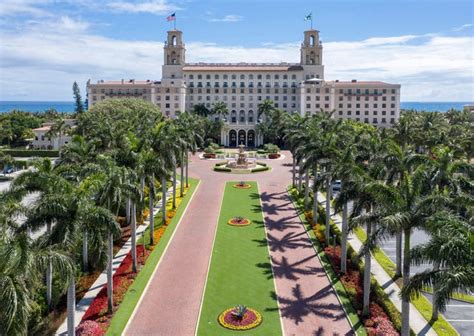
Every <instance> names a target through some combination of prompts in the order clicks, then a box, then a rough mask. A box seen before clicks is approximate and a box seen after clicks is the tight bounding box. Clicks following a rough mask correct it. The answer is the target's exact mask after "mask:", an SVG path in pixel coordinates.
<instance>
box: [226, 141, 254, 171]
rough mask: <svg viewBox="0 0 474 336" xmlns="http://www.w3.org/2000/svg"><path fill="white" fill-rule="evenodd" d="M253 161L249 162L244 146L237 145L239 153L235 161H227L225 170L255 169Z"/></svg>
mask: <svg viewBox="0 0 474 336" xmlns="http://www.w3.org/2000/svg"><path fill="white" fill-rule="evenodd" d="M256 165H257V164H256V163H255V161H252V162H250V161H249V159H248V157H247V153H246V152H245V146H244V145H243V144H240V145H239V153H238V154H237V160H236V161H229V162H228V163H227V164H226V167H227V168H232V169H249V168H255V167H256Z"/></svg>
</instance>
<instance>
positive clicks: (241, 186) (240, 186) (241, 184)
mask: <svg viewBox="0 0 474 336" xmlns="http://www.w3.org/2000/svg"><path fill="white" fill-rule="evenodd" d="M232 187H234V188H237V189H250V188H252V185H251V184H248V183H244V182H239V183H237V184H234V185H233V186H232Z"/></svg>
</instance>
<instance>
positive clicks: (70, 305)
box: [67, 275, 76, 336]
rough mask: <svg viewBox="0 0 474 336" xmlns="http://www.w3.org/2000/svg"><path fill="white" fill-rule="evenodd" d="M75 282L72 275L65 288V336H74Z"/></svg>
mask: <svg viewBox="0 0 474 336" xmlns="http://www.w3.org/2000/svg"><path fill="white" fill-rule="evenodd" d="M75 314H76V281H75V278H74V275H73V276H72V277H71V282H70V283H69V287H68V288H67V335H68V336H75V335H76V321H75Z"/></svg>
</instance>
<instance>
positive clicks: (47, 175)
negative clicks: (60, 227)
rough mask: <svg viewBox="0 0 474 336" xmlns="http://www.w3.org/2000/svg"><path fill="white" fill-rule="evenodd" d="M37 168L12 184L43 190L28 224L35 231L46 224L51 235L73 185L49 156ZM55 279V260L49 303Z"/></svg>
mask: <svg viewBox="0 0 474 336" xmlns="http://www.w3.org/2000/svg"><path fill="white" fill-rule="evenodd" d="M34 168H35V169H34V170H29V171H26V172H24V173H22V174H21V175H20V176H19V177H18V178H17V179H16V180H15V181H14V182H13V184H12V186H13V188H14V189H16V190H17V192H20V193H22V194H23V195H25V194H27V193H34V192H39V193H40V195H39V197H38V198H37V199H36V202H35V203H36V204H34V205H33V212H32V213H31V214H30V216H29V218H28V220H27V222H26V223H25V226H26V227H27V228H28V229H30V230H32V231H38V230H42V229H44V228H46V235H47V236H50V235H51V234H52V225H53V224H54V223H55V219H56V217H55V216H56V215H57V213H58V212H59V211H61V210H62V202H63V199H62V195H63V193H65V192H70V191H71V189H72V186H71V185H70V184H69V183H68V182H67V181H66V180H65V179H64V178H62V177H61V176H59V175H57V174H56V173H55V172H54V171H53V165H52V163H51V160H49V159H43V160H41V161H37V162H35V164H34ZM57 243H59V241H57V240H51V244H57ZM52 279H53V269H52V264H50V265H48V268H47V272H46V302H47V304H48V306H49V307H51V299H52Z"/></svg>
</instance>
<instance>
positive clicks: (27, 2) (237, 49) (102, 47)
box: [0, 0, 474, 101]
mask: <svg viewBox="0 0 474 336" xmlns="http://www.w3.org/2000/svg"><path fill="white" fill-rule="evenodd" d="M172 12H176V16H177V27H178V29H181V30H183V31H184V34H185V35H184V38H185V43H186V45H187V61H188V62H195V61H203V62H205V61H212V62H230V61H232V62H239V61H261V62H280V61H289V62H297V61H298V59H299V44H300V41H301V38H302V32H303V31H304V30H305V29H307V28H308V27H309V23H308V22H304V21H303V17H304V16H305V15H306V14H308V13H309V12H312V13H313V18H314V19H313V24H314V27H315V28H316V29H318V30H320V31H321V40H322V41H323V46H324V56H323V62H324V64H325V69H326V79H341V80H344V79H346V80H347V79H353V78H357V79H359V80H383V81H388V82H393V83H400V84H402V101H474V96H473V95H474V94H473V92H474V84H473V81H474V79H473V68H474V55H473V52H474V51H473V50H474V44H473V43H474V42H473V41H474V38H473V12H474V8H473V3H472V1H464V0H445V1H441V0H431V1H427V0H411V1H408V0H404V1H402V0H398V1H395V0H393V1H383V0H371V1H360V0H359V1H342V0H331V1H298V0H297V1H281V0H279V1H266V0H253V1H251V0H243V1H242V0H241V1H234V0H220V1H219V0H212V1H192V0H178V1H167V0H139V1H132V0H103V1H94V0H3V1H2V2H1V3H0V40H1V41H2V43H0V100H70V99H71V98H70V97H71V86H72V82H73V81H74V80H76V81H78V82H79V83H80V85H81V86H82V87H84V86H85V82H86V81H87V79H89V78H91V79H92V80H93V81H95V80H98V79H120V78H136V79H160V77H161V64H162V59H163V55H162V54H163V52H162V42H163V40H164V39H165V34H166V30H168V29H170V28H172V27H173V25H172V23H169V22H166V16H167V15H169V14H170V13H172Z"/></svg>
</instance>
